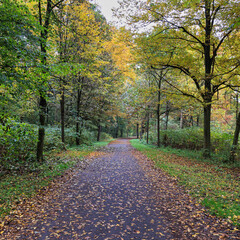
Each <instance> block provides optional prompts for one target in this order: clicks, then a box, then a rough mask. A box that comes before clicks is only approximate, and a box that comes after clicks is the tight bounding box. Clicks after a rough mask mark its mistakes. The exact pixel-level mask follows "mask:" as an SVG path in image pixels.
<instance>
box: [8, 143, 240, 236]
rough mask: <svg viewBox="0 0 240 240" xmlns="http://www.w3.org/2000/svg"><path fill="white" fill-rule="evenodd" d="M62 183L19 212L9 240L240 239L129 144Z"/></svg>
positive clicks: (120, 145) (115, 145)
mask: <svg viewBox="0 0 240 240" xmlns="http://www.w3.org/2000/svg"><path fill="white" fill-rule="evenodd" d="M62 179H63V180H61V181H56V182H55V183H54V184H53V185H52V186H51V188H50V189H48V190H47V191H43V192H42V193H41V194H40V195H39V196H36V197H35V198H34V199H32V200H31V201H29V202H26V203H23V204H22V205H20V206H19V207H18V208H17V209H16V210H15V212H17V213H18V214H17V217H16V218H15V220H13V221H12V222H10V223H9V225H8V226H7V228H6V231H5V232H4V233H3V237H4V239H25V238H27V239H39V240H40V239H47V238H48V239H219V238H218V237H219V236H231V237H232V239H236V236H237V234H238V233H237V232H234V233H233V232H231V231H230V230H229V229H228V227H229V226H226V227H223V226H222V225H221V223H220V222H219V220H218V219H217V218H214V217H212V216H209V215H208V214H207V213H206V212H205V210H204V209H203V208H202V207H201V206H200V205H199V204H197V203H195V201H194V200H193V199H191V198H190V196H189V195H188V194H187V193H186V192H185V191H184V189H182V188H181V187H179V186H178V184H177V182H176V180H175V179H174V178H171V177H169V176H167V175H166V174H164V173H163V172H162V171H160V170H156V169H154V167H153V165H152V162H151V161H148V160H147V158H146V157H145V156H143V155H142V154H141V153H140V152H138V151H136V150H133V148H132V147H131V146H130V144H129V140H127V139H120V140H116V141H114V142H112V143H110V145H109V146H108V147H106V148H105V150H104V152H102V154H101V155H100V156H99V157H97V158H96V157H95V158H94V159H92V160H91V161H89V162H88V166H87V167H86V169H85V170H83V169H81V168H76V169H75V170H74V171H73V172H72V173H70V174H68V175H65V177H62ZM31 206H32V207H31ZM196 214H197V215H198V218H196ZM226 234H227V235H226Z"/></svg>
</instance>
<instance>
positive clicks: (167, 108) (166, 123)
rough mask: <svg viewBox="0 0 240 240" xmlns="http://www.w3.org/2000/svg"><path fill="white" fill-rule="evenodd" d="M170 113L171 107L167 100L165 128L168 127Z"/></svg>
mask: <svg viewBox="0 0 240 240" xmlns="http://www.w3.org/2000/svg"><path fill="white" fill-rule="evenodd" d="M169 113H170V107H169V101H167V103H166V122H165V130H167V129H168V120H169Z"/></svg>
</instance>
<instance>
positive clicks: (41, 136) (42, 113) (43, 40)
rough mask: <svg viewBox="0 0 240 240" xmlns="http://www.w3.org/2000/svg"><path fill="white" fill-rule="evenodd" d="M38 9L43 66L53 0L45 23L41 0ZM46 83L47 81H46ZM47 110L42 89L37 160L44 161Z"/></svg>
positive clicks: (45, 59)
mask: <svg viewBox="0 0 240 240" xmlns="http://www.w3.org/2000/svg"><path fill="white" fill-rule="evenodd" d="M38 11H39V24H40V25H41V26H43V27H44V28H43V29H42V30H41V41H40V50H41V54H42V56H41V57H42V59H41V63H42V65H43V66H46V65H47V39H48V28H49V25H50V15H51V12H52V8H51V0H48V1H47V8H46V15H45V22H44V25H43V19H42V6H41V0H39V2H38ZM44 83H45V81H44ZM46 112H47V99H46V93H45V92H43V91H42V90H41V91H40V101H39V120H40V121H39V123H40V126H39V129H38V143H37V161H38V162H41V161H43V147H44V136H45V128H44V126H45V121H46Z"/></svg>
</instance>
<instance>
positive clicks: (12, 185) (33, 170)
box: [0, 138, 112, 217]
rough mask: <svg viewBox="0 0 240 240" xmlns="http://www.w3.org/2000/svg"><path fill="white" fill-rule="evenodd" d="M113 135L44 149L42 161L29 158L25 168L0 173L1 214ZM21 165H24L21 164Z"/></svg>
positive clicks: (94, 153)
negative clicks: (46, 151)
mask: <svg viewBox="0 0 240 240" xmlns="http://www.w3.org/2000/svg"><path fill="white" fill-rule="evenodd" d="M111 140H112V139H110V138H109V139H108V140H105V141H101V142H94V143H92V144H91V145H90V146H89V145H84V144H83V145H81V146H73V147H70V148H69V149H68V150H66V151H63V150H60V149H55V150H54V151H51V152H48V153H47V159H48V160H47V161H45V162H44V163H36V162H29V163H28V166H26V165H25V166H24V171H23V170H22V172H20V171H19V170H15V171H13V170H12V171H11V172H8V173H5V174H4V175H1V177H0V189H1V195H0V217H4V216H5V215H7V214H9V213H10V212H11V210H13V209H14V207H15V206H16V204H18V203H19V202H21V201H24V200H26V199H27V198H31V197H33V196H34V195H35V194H37V193H38V192H39V191H40V190H41V189H43V188H45V187H47V186H48V185H49V184H50V183H51V182H52V181H53V180H54V179H55V178H56V177H57V176H61V175H62V174H64V173H65V172H66V170H68V169H70V168H72V167H74V166H76V165H77V164H80V167H81V162H82V160H83V159H84V158H85V157H88V156H91V157H96V156H98V155H99V154H100V149H101V148H102V147H104V146H106V145H107V144H108V143H109V142H110V141H111ZM22 167H23V166H22Z"/></svg>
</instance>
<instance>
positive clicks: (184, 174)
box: [131, 139, 240, 227]
mask: <svg viewBox="0 0 240 240" xmlns="http://www.w3.org/2000/svg"><path fill="white" fill-rule="evenodd" d="M131 144H132V146H133V147H134V148H136V149H137V150H139V151H141V152H142V153H143V154H144V155H146V156H147V157H148V158H149V159H152V160H153V161H154V162H155V166H156V167H158V168H161V169H162V170H164V171H165V172H166V173H168V174H170V175H171V176H173V177H176V178H177V179H178V182H179V184H181V185H183V186H184V187H185V188H186V190H187V191H188V192H189V193H190V194H191V195H192V196H193V197H194V198H196V199H197V201H198V202H199V203H201V204H202V205H204V206H205V207H206V208H207V209H208V210H209V211H210V213H211V214H214V215H216V216H219V217H222V218H225V219H228V221H229V222H231V223H233V224H235V225H236V226H238V227H239V226H240V185H239V181H240V171H239V170H240V166H238V167H236V166H235V165H231V164H224V163H221V164H219V162H214V161H206V159H204V158H203V157H202V155H201V153H200V152H196V151H192V150H181V149H173V148H171V147H160V148H158V147H156V146H154V145H146V144H144V143H143V142H140V141H139V140H137V139H134V140H131Z"/></svg>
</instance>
